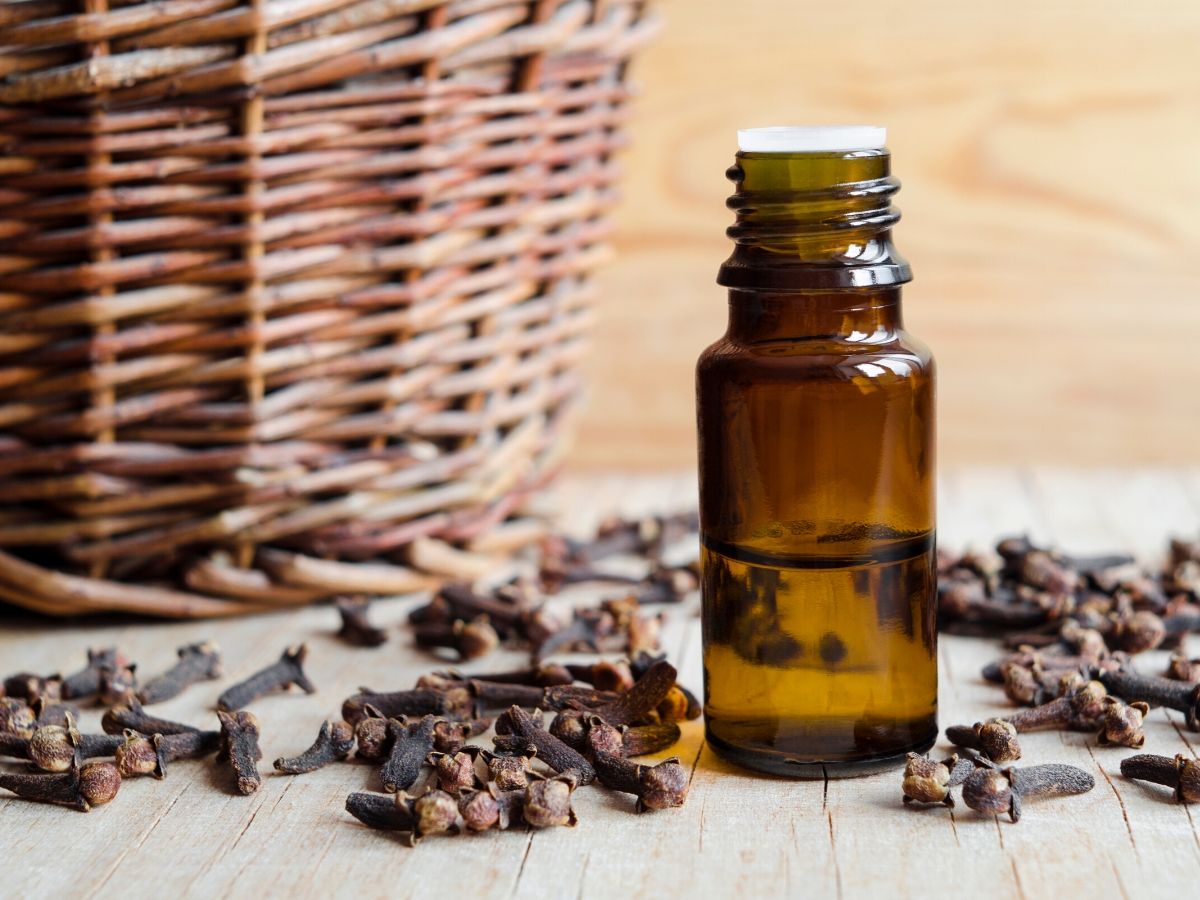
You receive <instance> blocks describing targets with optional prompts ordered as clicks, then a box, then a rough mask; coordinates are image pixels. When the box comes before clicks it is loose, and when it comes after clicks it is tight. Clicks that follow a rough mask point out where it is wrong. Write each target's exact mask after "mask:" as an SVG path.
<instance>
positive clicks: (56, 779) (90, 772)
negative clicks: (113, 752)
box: [0, 762, 121, 812]
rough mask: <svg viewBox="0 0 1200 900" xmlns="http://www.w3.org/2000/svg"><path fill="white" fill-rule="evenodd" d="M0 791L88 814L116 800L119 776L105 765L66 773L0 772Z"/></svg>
mask: <svg viewBox="0 0 1200 900" xmlns="http://www.w3.org/2000/svg"><path fill="white" fill-rule="evenodd" d="M0 788H4V789H5V790H8V791H12V792H13V793H14V794H16V795H17V796H18V797H22V798H24V799H26V800H33V801H36V802H38V803H55V804H58V805H59V806H70V807H74V808H75V809H78V810H79V811H80V812H87V811H88V810H90V809H91V808H92V807H93V806H102V805H103V804H105V803H108V802H109V801H111V800H112V799H113V798H114V797H116V796H117V792H118V791H119V790H120V789H121V774H120V772H118V771H117V767H116V766H115V765H113V764H112V763H108V762H90V763H85V764H84V765H83V766H74V765H73V766H71V768H70V769H68V771H66V772H53V773H50V772H47V773H36V774H34V773H14V772H0Z"/></svg>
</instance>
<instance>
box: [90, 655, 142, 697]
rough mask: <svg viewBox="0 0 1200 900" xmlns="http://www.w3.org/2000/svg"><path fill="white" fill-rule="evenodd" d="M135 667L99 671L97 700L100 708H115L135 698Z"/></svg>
mask: <svg viewBox="0 0 1200 900" xmlns="http://www.w3.org/2000/svg"><path fill="white" fill-rule="evenodd" d="M137 689H138V680H137V666H136V665H135V664H133V663H128V664H126V665H123V666H122V665H118V666H105V667H103V668H101V669H100V689H99V691H98V692H97V699H98V700H99V701H100V704H101V705H102V706H117V705H120V704H125V703H129V701H131V700H134V699H136V698H137Z"/></svg>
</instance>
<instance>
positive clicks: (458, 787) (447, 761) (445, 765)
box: [429, 750, 479, 794]
mask: <svg viewBox="0 0 1200 900" xmlns="http://www.w3.org/2000/svg"><path fill="white" fill-rule="evenodd" d="M429 761H430V762H431V763H432V764H433V772H434V774H435V775H436V776H437V780H438V786H439V787H441V789H442V790H443V791H447V792H448V793H451V794H457V793H458V792H459V791H465V790H473V789H475V788H477V787H479V776H478V775H476V774H475V757H474V756H473V755H472V754H470V753H466V752H464V751H462V750H459V751H457V752H455V753H436V752H435V753H432V754H430V757H429Z"/></svg>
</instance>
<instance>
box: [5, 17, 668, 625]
mask: <svg viewBox="0 0 1200 900" xmlns="http://www.w3.org/2000/svg"><path fill="white" fill-rule="evenodd" d="M652 28H653V24H652V22H651V20H650V18H649V17H647V16H646V15H645V14H644V10H643V2H641V0H611V2H604V0H565V2H563V0H529V2H519V0H455V2H445V0H157V2H153V3H151V2H129V0H80V2H75V0H23V2H16V3H5V4H4V5H0V43H2V44H7V45H8V46H7V47H3V48H0V51H2V52H0V74H2V75H3V81H2V82H0V140H2V141H3V143H4V154H3V155H2V156H0V210H2V212H0V240H2V242H3V243H2V246H3V250H2V251H0V386H2V391H3V393H2V394H0V496H3V497H4V498H5V499H6V501H7V502H5V503H4V504H3V505H2V506H0V548H3V549H0V598H3V599H5V600H8V601H10V602H13V603H16V604H19V605H22V606H26V607H28V608H31V609H35V610H40V611H42V612H46V613H52V614H75V613H80V612H89V611H104V610H126V611H134V612H139V613H148V614H155V615H164V616H212V615H230V614H236V613H243V612H252V611H258V610H262V609H267V608H277V607H279V606H285V605H293V604H304V603H310V602H312V601H314V600H318V599H321V598H323V597H328V596H330V595H333V594H339V593H345V592H365V593H376V594H393V593H403V592H408V591H413V590H419V589H424V588H426V587H429V586H431V585H432V583H433V582H434V581H435V580H436V578H437V576H444V575H448V574H454V575H464V574H466V575H472V574H478V573H479V572H481V571H483V570H485V569H486V568H488V567H489V566H490V565H491V564H492V563H493V562H494V561H495V560H496V559H497V558H501V557H503V555H504V554H505V553H506V552H508V551H509V550H511V549H512V548H513V547H515V546H518V545H520V544H522V543H523V542H528V541H529V540H530V539H532V538H533V537H535V536H536V535H537V533H538V528H539V526H538V525H537V523H535V522H533V521H530V520H528V519H521V518H519V517H515V516H514V513H515V511H516V510H517V509H518V507H519V505H520V503H521V501H522V499H523V497H524V496H525V494H527V492H528V491H529V490H531V489H532V488H534V487H536V486H537V485H538V484H539V483H540V481H541V480H543V479H544V478H545V477H546V476H547V474H548V473H549V472H550V471H551V470H552V469H553V467H554V465H555V462H556V461H557V460H558V459H559V458H560V456H561V453H562V443H563V437H564V433H565V431H566V429H565V425H566V421H567V419H568V418H569V415H570V411H571V409H572V407H573V405H574V400H575V398H576V396H577V393H578V390H579V386H580V385H579V377H578V373H577V368H576V364H577V360H578V357H579V355H580V351H581V348H582V346H583V344H584V341H585V335H586V331H587V327H588V323H589V310H588V306H589V302H590V298H591V291H590V288H589V284H588V280H587V276H588V273H589V271H590V270H591V269H592V268H593V267H594V266H595V265H596V264H597V263H599V262H601V261H602V260H603V259H604V258H605V257H606V256H607V255H608V253H609V249H608V247H607V245H606V236H607V232H608V221H607V218H606V213H607V210H608V209H609V207H610V206H611V204H612V201H613V191H612V188H611V182H612V180H613V174H614V170H613V164H612V162H611V155H612V153H613V151H614V150H615V149H616V148H617V147H618V146H619V145H620V143H621V133H620V129H619V125H620V124H621V121H622V105H623V103H624V101H625V99H626V95H627V92H626V89H625V87H624V86H623V76H624V69H625V64H626V62H627V61H628V58H629V56H630V54H631V52H632V51H633V50H634V48H635V47H637V46H638V45H639V43H640V42H641V41H642V39H643V38H645V37H646V36H647V35H648V33H649V32H650V31H651V30H652Z"/></svg>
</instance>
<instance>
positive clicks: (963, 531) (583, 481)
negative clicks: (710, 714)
mask: <svg viewBox="0 0 1200 900" xmlns="http://www.w3.org/2000/svg"><path fill="white" fill-rule="evenodd" d="M693 483H694V480H693V476H692V475H691V474H682V475H676V476H662V475H654V476H643V477H628V476H622V475H619V474H609V475H606V476H602V477H597V476H590V477H588V478H569V479H564V480H562V481H560V482H559V483H558V484H557V485H556V487H555V489H554V491H553V492H552V493H551V494H550V495H548V497H547V499H549V500H555V501H557V505H558V506H559V508H561V509H562V510H563V513H564V525H565V526H566V527H567V528H569V529H570V530H572V531H576V530H578V531H580V532H586V530H587V529H588V528H589V527H590V526H591V525H592V524H593V523H594V521H595V518H596V517H597V516H599V515H602V514H604V513H608V512H611V511H613V509H614V508H616V507H619V508H620V509H622V510H623V511H624V512H625V513H627V514H641V513H644V512H647V511H650V510H666V509H678V508H683V507H686V506H687V505H690V504H691V502H692V494H693ZM940 495H941V504H940V506H941V522H940V525H941V534H940V536H941V539H942V541H943V543H945V545H946V546H955V547H961V546H962V545H964V544H968V543H973V544H975V545H977V546H978V545H981V544H985V543H987V542H990V541H992V540H994V539H995V537H996V536H998V535H1003V534H1010V533H1012V532H1014V531H1025V530H1029V531H1030V532H1031V534H1032V535H1033V537H1034V538H1035V539H1037V540H1039V541H1049V542H1053V543H1055V544H1057V545H1059V546H1062V547H1064V548H1065V549H1067V550H1070V551H1073V552H1078V553H1087V552H1102V551H1107V550H1112V549H1114V548H1122V549H1129V550H1132V551H1135V552H1138V553H1139V554H1142V555H1144V556H1145V557H1147V558H1148V559H1149V558H1154V557H1157V556H1158V555H1159V554H1161V552H1162V550H1163V546H1164V541H1165V538H1166V536H1167V535H1169V534H1195V532H1196V528H1197V523H1198V522H1200V469H1192V470H1190V471H1147V470H1142V471H1119V470H1106V471H1093V472H1088V473H1080V472H1074V471H1051V470H1024V471H1017V470H1012V469H987V470H971V471H957V472H955V471H944V473H943V477H942V479H941V484H940ZM575 596H576V597H577V598H578V597H581V596H582V594H580V593H576V594H575ZM413 602H414V601H413V600H396V601H383V602H380V603H379V604H377V606H376V607H375V608H374V609H373V610H372V614H373V617H374V618H375V619H376V620H377V622H378V623H379V624H380V625H385V626H387V627H388V628H389V629H392V633H393V636H392V640H391V641H390V642H389V643H387V644H385V645H384V646H382V647H377V648H374V649H370V650H352V649H347V648H346V647H345V646H344V645H342V644H341V643H340V642H339V641H338V640H337V639H336V638H335V637H333V631H334V630H335V628H336V620H337V614H336V612H335V611H334V610H333V609H331V608H330V607H328V606H320V607H315V608H310V609H303V610H289V611H287V612H281V613H279V614H277V615H271V616H252V617H249V618H245V619H238V620H233V619H230V620H222V621H213V622H169V623H160V624H155V625H153V626H148V625H147V624H145V623H144V622H140V621H132V622H131V621H128V620H125V621H121V620H117V619H114V618H113V617H107V618H96V619H92V620H89V621H87V622H81V623H77V624H76V626H75V627H72V628H68V629H64V628H62V627H59V626H58V625H57V623H50V622H47V621H46V620H45V619H37V618H34V617H32V616H16V617H13V618H12V619H10V620H9V621H8V622H6V623H5V625H6V627H5V628H3V629H0V660H2V661H3V664H4V666H3V670H4V671H6V672H7V671H16V670H20V669H29V670H33V671H43V670H49V669H53V668H55V667H59V666H61V667H68V666H72V665H74V664H75V662H76V661H77V660H81V659H82V658H83V655H84V650H85V648H87V647H89V646H99V645H107V644H118V645H120V646H121V647H122V648H124V649H125V650H126V651H127V652H128V653H129V655H130V656H131V657H133V658H135V659H137V660H139V661H141V663H142V664H143V665H144V666H145V668H146V670H147V671H158V670H161V669H162V668H165V667H166V666H167V665H169V664H170V663H171V662H172V661H173V654H172V648H173V647H175V646H176V645H179V644H183V643H189V642H193V641H197V640H202V639H213V640H215V641H217V642H218V643H219V644H220V646H221V648H222V650H223V652H224V655H225V660H226V669H227V673H226V674H227V676H228V678H227V679H226V681H224V682H220V683H215V682H214V683H205V684H203V685H198V686H196V687H195V688H192V689H191V690H189V691H187V692H185V693H184V694H183V695H182V696H180V697H178V698H176V699H175V700H172V701H170V702H169V703H164V704H162V705H161V707H155V708H154V709H155V711H156V712H158V713H159V714H161V715H162V716H164V717H166V718H171V719H179V720H183V721H188V722H195V723H204V722H211V721H213V719H212V712H211V706H212V704H213V701H214V700H215V699H216V697H217V695H218V693H220V691H221V690H222V688H223V687H224V686H226V685H227V684H228V683H230V682H231V681H232V680H234V679H239V678H242V677H244V676H245V675H247V674H249V673H250V672H252V671H254V670H255V669H256V668H258V667H259V666H260V665H262V664H263V663H264V662H266V661H267V660H269V659H271V658H272V657H274V655H275V654H276V653H278V652H279V650H280V649H281V648H282V647H283V646H284V645H286V644H289V643H295V642H299V641H306V642H307V643H308V645H309V648H310V656H309V662H308V671H309V674H310V675H311V676H312V678H313V680H314V682H315V683H316V684H317V686H318V688H319V690H318V692H317V693H316V694H315V695H313V696H305V695H303V694H300V693H291V694H279V695H274V696H270V697H264V698H262V699H261V700H259V701H256V702H255V703H254V704H253V709H254V712H255V713H256V714H257V715H258V716H259V717H260V719H261V721H262V733H263V740H262V745H263V752H264V765H263V767H262V768H263V776H264V777H263V786H262V789H261V790H260V791H259V792H258V793H256V794H254V795H252V796H250V797H241V796H233V795H231V794H230V793H229V784H228V780H227V777H226V776H225V775H223V774H222V772H221V770H219V769H217V768H216V767H215V766H214V764H213V763H212V761H211V760H210V761H206V762H182V761H181V762H177V763H174V764H172V766H171V769H170V771H169V772H168V774H167V778H166V779H165V780H164V781H154V780H153V779H149V778H141V779H131V780H129V781H127V782H126V783H125V785H124V786H123V787H122V788H121V792H120V795H119V796H118V797H117V798H116V800H115V801H114V802H113V803H112V804H110V805H108V806H105V807H101V808H99V809H96V810H93V811H92V812H90V813H88V814H87V815H83V814H80V813H77V812H73V811H71V810H65V809H56V808H50V807H44V806H38V805H36V804H31V803H26V802H23V801H20V800H16V799H10V798H8V797H7V795H6V794H5V792H2V791H0V823H3V824H2V825H0V860H4V861H5V866H4V867H3V869H2V870H0V898H9V897H12V898H22V900H25V898H41V897H46V898H56V900H57V898H62V897H76V896H79V897H106V896H116V895H120V896H121V897H124V898H141V897H155V898H161V897H204V898H207V897H218V896H219V897H247V898H256V900H257V898H261V897H264V896H269V897H275V896H286V897H318V898H327V897H330V896H336V897H340V896H352V897H355V898H375V897H398V898H401V897H402V898H408V897H414V898H430V900H446V898H457V897H472V898H474V897H480V898H496V900H502V898H514V897H516V898H526V897H529V898H546V900H558V898H563V897H581V898H597V900H607V898H613V900H635V898H659V897H686V898H705V897H747V898H755V900H760V898H774V897H838V898H839V900H840V898H864V900H865V898H871V900H874V898H877V897H897V898H908V897H912V898H942V897H964V896H967V897H986V898H989V900H990V898H998V900H1009V898H1011V900H1032V898H1077V897H1079V898H1091V900H1098V898H1105V900H1107V898H1117V897H1137V898H1163V900H1181V898H1186V897H1194V896H1195V894H1196V880H1197V875H1198V873H1200V832H1198V831H1197V825H1196V822H1197V815H1198V814H1200V813H1198V812H1197V810H1196V807H1194V806H1192V807H1188V806H1180V805H1177V804H1176V803H1175V802H1174V801H1173V800H1172V799H1171V795H1170V792H1169V791H1168V790H1167V789H1165V788H1158V787H1155V786H1153V785H1145V784H1140V783H1134V782H1130V781H1128V780H1126V779H1125V778H1123V777H1122V776H1121V774H1120V768H1119V766H1120V760H1121V759H1123V758H1124V757H1126V756H1128V755H1130V754H1131V753H1133V752H1134V751H1131V750H1126V749H1123V748H1119V747H1099V746H1096V741H1095V737H1094V736H1092V735H1088V734H1071V733H1061V732H1044V733H1040V734H1030V735H1022V737H1021V743H1022V747H1023V749H1024V757H1023V759H1022V760H1021V763H1020V764H1021V765H1033V764H1037V763H1045V762H1065V763H1070V764H1073V765H1076V766H1080V767H1082V768H1084V769H1085V770H1087V771H1088V772H1090V773H1091V774H1092V775H1093V777H1094V778H1095V780H1096V787H1095V789H1094V790H1092V791H1091V792H1090V793H1088V794H1086V795H1084V796H1081V797H1074V798H1068V799H1060V800H1045V801H1041V802H1031V803H1029V804H1028V805H1027V806H1026V808H1025V811H1024V815H1023V817H1022V819H1021V821H1020V822H1019V823H1018V824H1016V825H1013V824H1011V823H1010V822H1008V821H1007V819H1006V818H1004V817H1000V818H997V817H995V816H982V815H979V814H977V813H974V812H972V811H970V810H969V809H967V808H965V807H964V806H963V805H962V804H961V802H960V803H959V805H958V806H957V807H956V808H955V809H953V810H947V809H944V808H932V809H919V810H918V809H906V808H904V807H903V805H902V804H901V802H900V776H899V773H897V772H889V773H884V774H882V775H877V776H873V777H869V778H855V779H846V780H831V781H825V782H822V781H788V780H786V779H781V778H767V777H761V776H755V775H752V774H750V773H747V772H742V771H739V770H736V769H734V768H732V767H730V766H729V765H727V764H725V763H724V762H722V761H721V760H720V759H719V758H718V757H716V756H714V755H713V754H712V752H711V750H709V749H708V748H707V747H706V746H705V744H704V742H703V728H702V723H701V722H700V721H699V720H697V721H694V722H688V723H686V724H685V726H684V734H683V739H682V741H681V742H680V743H679V744H678V745H677V746H676V747H675V748H674V752H675V753H677V754H678V755H679V757H680V758H681V760H682V761H683V763H684V765H685V766H687V767H688V768H689V770H690V771H691V773H692V777H691V792H690V796H689V798H688V801H687V804H686V805H685V806H684V807H683V808H682V809H675V810H666V811H662V812H657V813H648V814H646V815H641V816H638V815H634V813H633V811H632V808H633V803H632V798H630V797H628V796H618V795H614V794H610V793H608V792H607V791H604V790H601V789H599V788H585V789H583V790H581V791H580V792H579V795H578V797H577V802H576V809H577V811H578V814H579V819H580V822H579V825H578V827H577V828H575V829H573V830H572V829H565V828H559V829H549V830H546V831H530V830H526V829H524V828H517V829H514V830H512V831H508V832H504V833H502V834H486V835H475V836H462V837H458V838H430V839H428V840H427V841H425V842H423V843H422V844H421V845H420V846H419V847H417V848H416V849H412V850H409V849H405V848H404V847H402V846H400V845H399V844H398V842H397V841H396V840H395V839H394V838H393V837H392V836H390V835H388V834H384V833H379V832H372V831H370V830H368V829H367V828H364V827H362V826H361V825H359V824H358V823H357V822H355V821H354V820H352V819H351V818H350V817H349V816H348V815H347V814H346V813H345V811H344V810H343V804H344V802H345V797H346V795H347V794H348V793H350V792H351V791H355V790H362V789H364V788H366V787H369V786H371V785H372V784H373V779H374V777H375V776H374V772H373V769H372V768H371V767H369V766H365V765H357V764H346V765H336V766H330V767H329V768H326V769H323V770H321V771H319V772H314V773H312V774H310V775H302V776H298V777H294V778H287V777H281V776H277V775H275V774H274V772H273V771H272V770H271V767H270V760H272V759H274V758H275V757H276V756H277V755H280V754H288V753H294V752H298V751H299V750H301V749H302V748H303V747H304V746H306V745H307V743H308V741H309V740H310V738H311V737H312V735H314V734H315V733H316V730H317V727H318V725H319V723H320V722H321V720H322V719H323V718H325V717H326V716H327V715H331V714H335V713H336V711H337V709H338V705H339V702H340V698H342V697H343V696H345V695H346V694H349V693H351V692H353V691H354V690H356V688H357V686H358V685H359V684H362V683H368V684H370V685H371V686H373V687H375V688H378V689H384V690H386V689H394V688H401V687H405V686H408V685H411V684H412V683H413V681H414V680H415V678H416V677H417V675H418V674H419V673H421V672H425V671H428V670H429V669H431V668H434V667H435V666H436V665H437V664H436V663H434V662H433V661H431V659H430V658H429V657H428V656H426V655H424V654H420V653H417V652H415V651H414V650H412V649H411V648H410V647H409V646H408V642H409V637H408V636H407V634H405V633H403V632H402V631H400V630H398V629H395V628H394V626H396V625H397V624H398V623H399V622H401V621H403V619H404V616H405V613H406V611H407V609H408V608H409V607H410V606H411V605H412V604H413ZM555 602H556V603H558V602H567V601H566V598H563V600H562V601H558V600H556V601H555ZM696 606H697V603H696V599H695V598H691V599H690V600H689V601H688V602H687V603H685V604H684V605H683V606H680V607H673V608H671V609H670V610H668V615H669V621H668V623H667V625H666V628H665V629H664V647H665V648H666V649H667V650H668V652H669V653H670V655H671V658H672V659H673V660H674V661H675V662H676V663H677V665H678V666H679V669H680V678H681V679H682V680H683V681H684V683H685V684H687V685H689V686H690V687H692V688H694V689H697V690H698V689H699V688H700V684H701V677H702V671H701V670H702V666H701V656H700V622H699V619H698V618H696V617H695V611H696ZM1192 640H1193V641H1196V640H1197V639H1195V638H1193V639H1192ZM1189 650H1190V651H1192V652H1193V653H1195V652H1196V651H1197V650H1200V646H1197V644H1195V643H1193V644H1192V645H1191V646H1190V647H1189ZM998 652H999V651H998V645H997V644H996V643H995V642H992V641H985V640H975V639H969V638H951V637H943V638H942V640H941V644H940V648H939V664H940V668H941V677H940V679H939V686H940V690H939V703H940V713H939V716H940V719H941V723H942V724H943V725H949V724H954V723H960V722H966V723H970V722H974V721H976V720H978V719H981V718H984V717H987V716H991V715H1000V714H1002V713H1003V712H1004V710H1005V709H1006V703H1005V701H1004V698H1003V696H1002V694H1001V692H1000V691H998V690H997V689H996V687H995V686H994V685H988V684H985V683H983V682H982V681H981V679H980V678H979V674H978V673H979V669H980V667H981V666H982V665H983V664H984V663H986V662H988V661H990V660H991V659H992V658H993V657H994V656H995V655H996V654H997V653H998ZM1165 657H1166V653H1164V652H1155V653H1152V654H1147V655H1146V657H1145V658H1139V664H1140V665H1141V666H1143V667H1144V668H1145V669H1146V671H1153V670H1156V669H1158V668H1159V667H1161V666H1163V665H1164V663H1165ZM523 659H524V658H523V657H521V656H519V655H518V654H517V653H516V652H514V651H505V652H504V653H502V654H500V655H499V656H491V657H488V658H487V659H483V660H477V661H475V662H473V663H469V664H467V666H465V667H464V668H465V670H466V671H470V672H481V671H485V670H495V669H497V668H502V667H504V666H506V665H509V664H518V663H520V662H521V661H522V660H523ZM98 718H99V713H98V712H97V711H94V710H89V711H87V713H86V717H85V721H84V723H83V724H84V726H85V728H86V729H88V730H95V728H96V722H97V720H98ZM1196 738H1197V735H1196V734H1194V733H1192V732H1189V731H1187V730H1186V729H1185V726H1184V724H1183V721H1182V717H1181V716H1180V715H1179V714H1178V713H1175V712H1170V711H1162V710H1156V711H1155V712H1153V713H1152V714H1151V715H1150V717H1149V719H1148V720H1147V723H1146V747H1145V750H1146V752H1151V753H1163V754H1169V755H1170V754H1175V753H1183V754H1186V755H1188V756H1191V757H1194V756H1195V755H1196V748H1197V741H1196ZM949 749H950V748H949V747H948V746H947V745H946V744H945V743H944V742H942V743H940V744H939V746H938V747H937V752H939V753H948V752H949ZM664 755H665V754H664Z"/></svg>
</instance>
